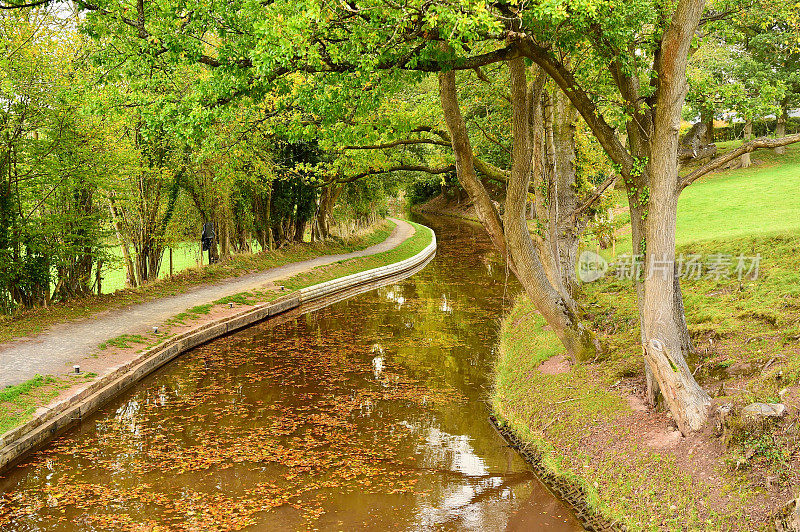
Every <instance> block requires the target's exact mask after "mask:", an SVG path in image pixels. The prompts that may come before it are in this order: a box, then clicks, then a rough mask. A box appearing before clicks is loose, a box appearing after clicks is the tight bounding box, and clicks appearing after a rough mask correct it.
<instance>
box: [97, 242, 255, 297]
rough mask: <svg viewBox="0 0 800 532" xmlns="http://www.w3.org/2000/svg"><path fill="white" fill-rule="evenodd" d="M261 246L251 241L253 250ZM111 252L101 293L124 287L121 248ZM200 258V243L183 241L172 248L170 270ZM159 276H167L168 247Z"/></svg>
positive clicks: (205, 258)
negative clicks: (112, 258)
mask: <svg viewBox="0 0 800 532" xmlns="http://www.w3.org/2000/svg"><path fill="white" fill-rule="evenodd" d="M260 250H261V248H260V247H259V245H258V244H257V243H253V251H254V252H258V251H260ZM109 251H110V252H111V254H112V255H113V256H114V257H115V258H116V260H114V261H113V262H112V263H111V264H109V265H107V266H105V267H103V271H102V275H103V293H104V294H110V293H112V292H114V291H116V290H120V289H122V288H125V265H124V264H123V262H122V248H121V247H120V246H115V247H112V248H111V249H110V250H109ZM199 260H200V243H199V242H183V243H181V244H178V245H177V246H175V247H173V248H172V271H173V273H178V272H179V271H182V270H185V269H187V268H191V267H193V266H197V264H198V261H199ZM203 264H208V252H204V253H203ZM158 276H159V277H160V278H163V277H165V276H169V249H168V248H167V249H165V250H164V255H163V257H162V259H161V270H160V271H159V275H158Z"/></svg>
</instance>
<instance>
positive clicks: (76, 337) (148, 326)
mask: <svg viewBox="0 0 800 532" xmlns="http://www.w3.org/2000/svg"><path fill="white" fill-rule="evenodd" d="M389 219H390V220H392V221H393V222H395V223H396V224H397V227H395V229H394V231H393V232H392V234H391V235H389V237H388V238H387V239H386V240H384V241H383V242H381V243H380V244H376V245H374V246H370V247H368V248H366V249H363V250H361V251H355V252H353V253H344V254H339V255H325V256H322V257H317V258H315V259H310V260H305V261H301V262H294V263H291V264H286V265H283V266H279V267H277V268H272V269H269V270H264V271H263V272H258V273H251V274H247V275H242V276H240V277H234V278H232V279H228V280H225V281H221V282H219V283H215V284H212V285H204V286H198V287H196V288H192V289H190V290H188V291H186V292H184V293H182V294H177V295H174V296H167V297H164V298H160V299H155V300H153V301H148V302H145V303H138V304H134V305H130V306H127V307H123V308H119V309H114V310H108V311H104V312H100V313H98V314H95V315H92V316H90V317H87V318H81V319H78V320H73V321H70V322H66V323H60V324H58V325H54V326H52V327H50V328H49V329H47V330H46V331H44V332H42V333H41V334H38V335H36V336H33V337H27V338H19V339H15V340H12V341H10V342H5V343H3V344H0V388H3V387H5V386H9V385H14V384H19V383H21V382H24V381H26V380H28V379H30V378H32V377H33V376H34V375H36V374H40V375H61V374H64V373H65V372H68V371H69V370H70V368H71V367H72V365H73V364H75V363H78V362H79V361H80V360H81V359H82V358H84V357H86V356H88V355H89V354H91V353H92V352H95V351H97V349H98V346H99V345H100V344H101V343H103V342H105V341H107V340H110V339H112V338H116V337H117V336H119V335H121V334H134V333H140V332H144V331H150V330H152V327H154V326H156V325H161V324H163V323H164V321H166V320H167V319H168V318H171V317H172V316H175V315H176V314H179V313H181V312H183V311H185V310H186V309H188V308H191V307H195V306H197V305H203V304H206V303H210V302H212V301H215V300H217V299H220V298H222V297H225V296H229V295H233V294H238V293H240V292H248V291H251V290H255V289H258V288H261V287H263V286H264V285H266V284H268V283H271V282H274V281H278V280H281V279H285V278H287V277H292V276H293V275H297V274H298V273H302V272H304V271H307V270H311V269H313V268H316V267H318V266H324V265H326V264H332V263H334V262H338V261H341V260H347V259H352V258H356V257H364V256H367V255H374V254H376V253H382V252H384V251H388V250H390V249H392V248H394V247H396V246H397V245H398V244H400V243H401V242H403V241H404V240H406V239H407V238H409V237H410V236H411V235H413V234H414V227H413V226H412V225H411V224H409V223H407V222H404V221H402V220H397V219H394V218H389Z"/></svg>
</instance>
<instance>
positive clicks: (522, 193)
mask: <svg viewBox="0 0 800 532" xmlns="http://www.w3.org/2000/svg"><path fill="white" fill-rule="evenodd" d="M508 65H509V70H510V74H511V80H510V81H511V101H512V105H513V131H514V146H513V153H512V169H511V179H510V180H509V184H508V190H507V193H506V212H505V221H506V223H505V236H506V239H507V241H508V248H509V250H510V252H511V254H512V256H513V258H514V263H515V264H516V266H517V270H516V271H517V277H518V278H519V280H520V282H521V283H522V286H523V287H524V288H525V291H526V293H527V294H528V296H529V297H530V298H531V300H532V301H533V303H534V304H535V305H536V308H537V310H538V311H539V312H540V313H541V314H542V316H543V317H544V318H545V320H546V321H547V323H548V325H550V327H552V329H553V331H554V332H555V333H556V334H557V335H558V337H559V339H560V340H561V342H562V343H563V344H564V347H566V349H567V352H568V353H569V354H570V356H572V357H573V358H574V359H576V360H579V361H580V360H587V359H590V358H593V357H594V356H595V355H597V353H598V352H599V351H600V344H599V342H598V341H597V338H596V337H595V336H594V334H593V333H592V332H591V331H590V330H589V329H588V328H586V327H584V326H583V325H582V324H581V322H580V320H579V318H578V316H577V312H576V309H575V308H574V302H570V301H568V300H567V299H565V298H564V297H563V295H562V294H561V293H560V292H559V291H558V290H557V289H556V288H555V287H554V286H553V284H552V283H551V282H550V281H549V280H548V278H547V275H545V272H544V268H543V266H542V263H541V261H540V260H539V257H538V256H537V254H536V252H535V248H534V244H533V240H532V239H531V236H530V233H529V231H528V226H527V222H526V218H525V206H526V202H527V196H528V187H529V185H530V180H531V171H532V157H533V155H534V149H533V145H532V143H531V135H530V129H529V128H530V106H531V105H534V106H538V105H539V102H538V98H535V101H532V102H531V101H529V98H528V94H529V92H528V87H527V81H526V75H525V62H524V59H522V58H519V59H513V60H511V61H509V63H508ZM539 92H541V91H539ZM533 93H534V96H536V94H535V93H536V91H533Z"/></svg>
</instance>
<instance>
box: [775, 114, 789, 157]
mask: <svg viewBox="0 0 800 532" xmlns="http://www.w3.org/2000/svg"><path fill="white" fill-rule="evenodd" d="M788 120H789V108H788V107H787V106H786V104H784V105H783V106H782V109H781V114H780V115H779V116H778V123H777V124H776V125H775V136H776V137H778V138H781V137H783V136H785V135H786V122H787V121H788ZM775 153H777V154H778V155H783V154H784V153H786V146H778V147H777V148H775Z"/></svg>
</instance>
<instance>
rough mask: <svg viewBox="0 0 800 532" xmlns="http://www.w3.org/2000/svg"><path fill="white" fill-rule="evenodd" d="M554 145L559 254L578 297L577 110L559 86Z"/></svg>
mask: <svg viewBox="0 0 800 532" xmlns="http://www.w3.org/2000/svg"><path fill="white" fill-rule="evenodd" d="M553 101H554V113H553V114H554V120H553V138H554V145H555V169H556V187H555V188H556V194H555V197H554V201H553V204H554V205H555V209H556V231H557V234H556V238H555V242H556V251H557V254H556V257H557V258H558V263H559V272H560V274H561V284H562V285H563V286H564V287H565V288H566V291H567V293H568V294H569V296H570V297H572V298H575V294H576V293H577V291H578V280H577V277H576V276H575V264H576V262H577V260H578V256H577V255H578V247H579V246H580V235H581V233H582V232H583V230H584V229H585V228H586V218H585V217H584V216H577V217H573V216H572V215H571V213H572V212H574V211H575V210H576V209H577V208H578V194H577V183H576V177H577V173H576V170H577V169H576V162H575V161H576V158H577V153H576V149H575V122H576V121H577V120H578V113H577V111H576V110H575V108H574V107H573V106H572V104H571V103H570V101H569V99H568V98H567V97H566V95H565V94H564V93H563V92H562V91H561V90H559V89H556V90H555V91H554V94H553Z"/></svg>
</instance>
